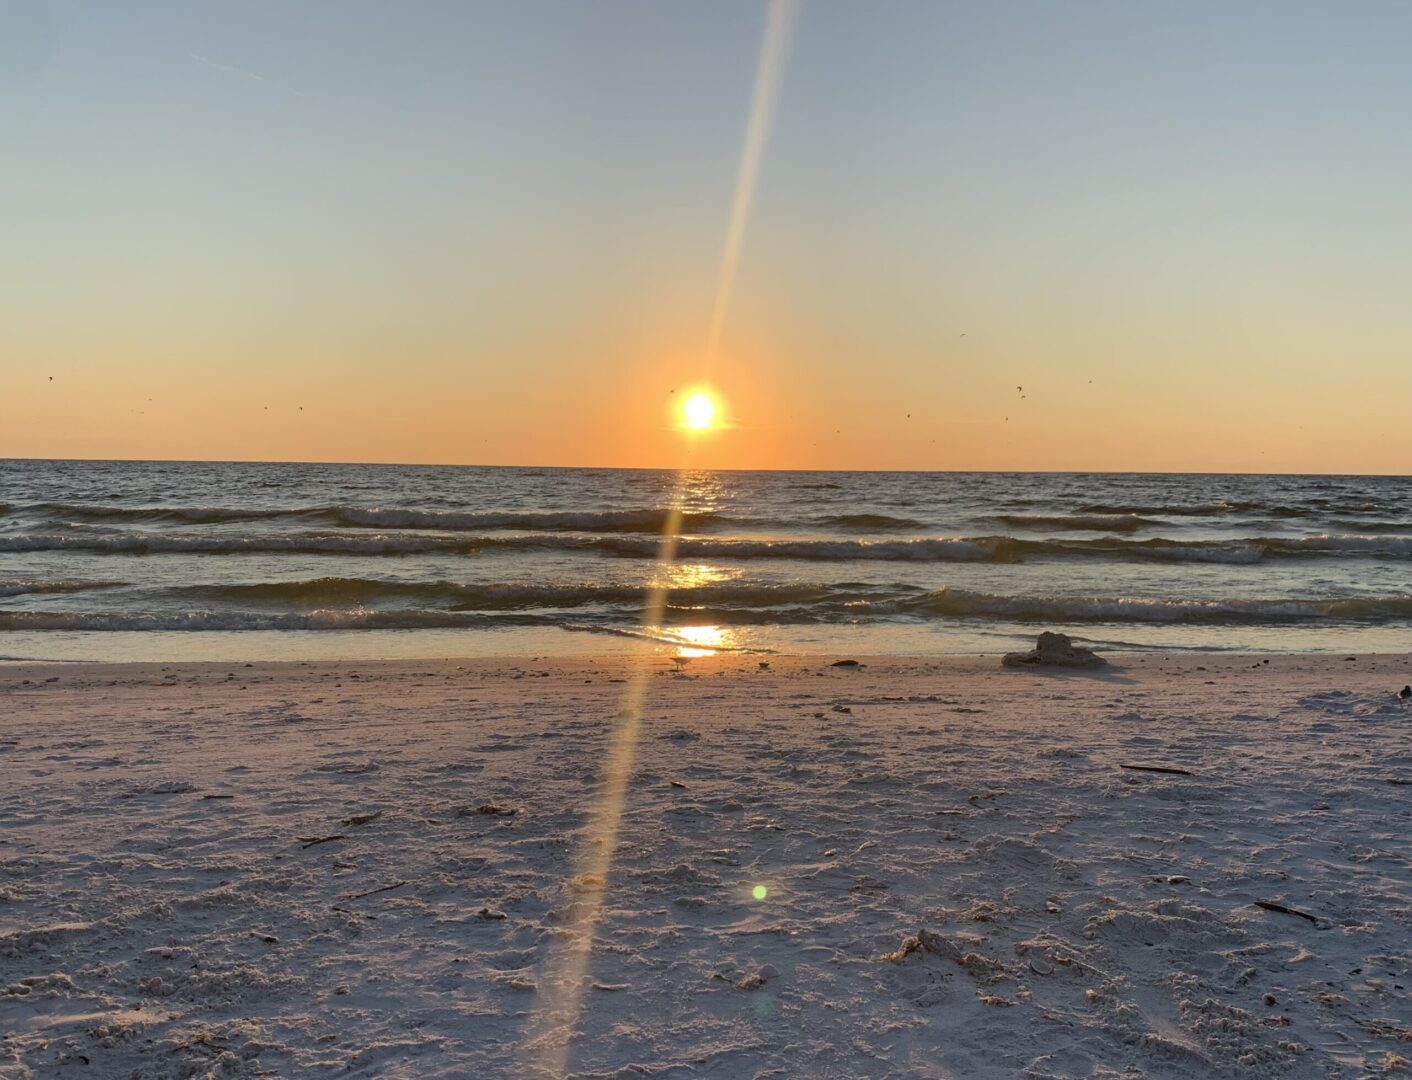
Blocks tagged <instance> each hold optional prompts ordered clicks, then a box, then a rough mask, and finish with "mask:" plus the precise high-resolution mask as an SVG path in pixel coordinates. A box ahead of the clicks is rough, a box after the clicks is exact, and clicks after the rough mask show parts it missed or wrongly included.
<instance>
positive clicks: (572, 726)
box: [0, 656, 1412, 1080]
mask: <svg viewBox="0 0 1412 1080" xmlns="http://www.w3.org/2000/svg"><path fill="white" fill-rule="evenodd" d="M626 663H628V661H616V660H609V659H603V658H599V657H595V658H591V659H585V660H582V661H554V662H552V663H550V662H544V663H539V662H531V661H528V660H525V661H523V662H521V663H520V664H519V665H516V664H513V663H509V662H504V661H501V662H486V661H482V662H475V663H469V662H468V663H464V664H460V663H444V664H427V663H425V662H422V663H412V664H408V663H396V664H376V663H359V664H356V665H353V664H285V665H274V664H270V665H257V666H255V667H253V668H247V667H244V666H240V665H237V666H224V665H221V666H213V665H191V666H183V667H171V668H164V667H158V666H151V665H147V666H139V665H130V666H112V667H103V666H96V665H67V666H58V665H55V666H50V667H41V666H36V665H30V666H8V667H0V1077H3V1078H5V1080H15V1078H20V1077H24V1078H29V1077H56V1078H57V1077H100V1078H104V1080H107V1078H122V1077H193V1076H212V1077H245V1076H261V1075H264V1076H284V1077H297V1076H340V1077H373V1076H376V1077H409V1078H410V1077H418V1078H421V1077H458V1078H459V1077H477V1078H478V1077H517V1076H529V1075H533V1069H532V1066H531V1063H532V1062H533V1061H535V1060H536V1056H535V1054H534V1052H533V1050H534V1048H532V1047H528V1046H526V1045H525V1034H524V1033H525V1031H526V1029H527V1027H528V1026H529V1022H530V1019H531V1016H532V1013H533V1010H534V1009H535V1007H536V1002H537V1000H538V995H537V994H536V986H537V981H538V980H540V979H541V978H542V977H543V971H544V965H545V963H546V961H547V958H548V957H549V956H550V954H551V952H552V951H553V950H555V949H556V948H561V947H562V942H563V939H564V938H565V936H566V935H567V933H568V932H567V931H566V930H565V929H564V913H565V911H566V910H567V909H568V906H569V905H571V904H573V903H574V902H575V897H576V895H578V893H576V885H577V888H578V889H580V890H582V889H591V888H592V883H583V882H579V883H575V882H574V881H573V880H572V874H573V869H572V868H573V864H574V849H575V847H576V845H578V844H579V843H580V841H581V840H582V839H583V838H582V837H581V835H580V834H581V832H582V831H583V824H584V822H585V820H586V817H587V810H588V808H589V806H590V805H591V802H592V800H593V798H594V793H595V787H596V778H597V775H598V771H599V768H600V765H601V760H602V753H603V750H604V747H605V745H606V741H607V737H608V733H609V730H610V728H611V726H612V723H613V717H614V714H615V712H616V711H617V706H618V698H619V695H620V693H621V692H622V690H623V686H624V685H625V684H623V683H620V682H615V681H613V680H614V679H617V678H621V677H622V676H623V671H624V668H623V665H624V664H626ZM652 663H653V664H654V672H655V673H654V674H653V675H652V677H651V678H650V680H649V687H648V692H649V696H648V700H647V709H646V716H647V720H646V722H645V725H644V730H643V737H642V739H641V742H640V751H639V756H638V759H637V761H638V769H637V772H636V775H635V777H634V780H633V783H632V785H631V788H630V803H629V806H628V810H627V815H626V818H625V820H624V822H623V826H622V833H621V838H620V839H621V843H620V847H619V851H618V855H617V858H616V861H615V864H614V871H613V873H612V875H611V877H610V878H609V880H608V883H607V890H606V894H605V914H604V919H603V922H602V924H601V926H600V933H599V937H598V940H597V945H596V947H595V950H594V953H593V959H592V964H591V967H590V971H589V974H588V976H587V982H588V983H589V984H591V985H589V986H588V987H587V988H586V989H585V991H584V997H583V1012H582V1014H581V1017H580V1021H579V1034H578V1036H577V1038H576V1039H575V1041H574V1044H573V1053H572V1057H571V1072H572V1073H573V1075H576V1076H594V1077H609V1076H611V1077H642V1076H650V1077H685V1076H693V1077H727V1078H741V1077H819V1078H823V1077H981V1078H986V1077H1014V1076H1025V1077H1162V1078H1173V1080H1177V1078H1180V1080H1190V1078H1194V1077H1207V1076H1213V1077H1214V1076H1242V1077H1267V1076H1268V1077H1320V1078H1323V1077H1350V1078H1352V1077H1359V1076H1366V1075H1370V1074H1381V1073H1383V1072H1388V1071H1393V1072H1395V1071H1396V1070H1398V1069H1403V1068H1406V1066H1405V1063H1403V1061H1404V1059H1405V1058H1412V994H1409V987H1412V958H1409V951H1408V950H1409V940H1412V866H1409V855H1412V841H1409V832H1410V831H1412V828H1410V827H1412V786H1407V785H1406V782H1407V781H1409V780H1412V714H1409V713H1408V712H1406V711H1404V710H1403V708H1402V707H1401V706H1400V705H1398V704H1397V703H1396V701H1395V699H1394V698H1393V696H1392V695H1393V693H1394V692H1395V691H1396V690H1397V689H1398V688H1400V687H1401V686H1402V685H1403V684H1404V683H1406V682H1408V681H1409V678H1412V663H1409V660H1408V658H1407V657H1374V658H1362V659H1360V660H1358V661H1357V662H1347V661H1344V660H1343V659H1342V658H1307V657H1306V658H1299V657H1284V658H1277V659H1274V660H1272V661H1271V662H1269V663H1261V662H1259V661H1258V660H1254V659H1252V658H1248V657H1247V658H1236V657H1224V658H1218V659H1217V658H1200V657H1191V656H1171V657H1159V656H1151V657H1148V658H1146V659H1145V660H1144V659H1139V658H1137V657H1129V658H1125V659H1123V660H1121V661H1120V670H1116V671H1114V672H1111V673H1109V674H1107V675H1105V676H1101V677H1092V676H1086V675H1068V676H1064V675H1043V674H1036V673H1032V672H1025V671H1002V670H1001V669H1000V668H999V666H998V663H997V661H996V660H994V659H985V660H965V661H958V660H954V659H947V660H943V661H934V660H927V661H908V660H885V661H877V660H875V661H871V662H870V663H869V665H868V667H866V668H865V669H862V670H843V669H831V668H827V667H825V666H824V661H821V660H819V659H816V658H808V659H774V660H772V661H771V664H772V670H770V671H767V672H758V671H756V662H755V660H754V659H753V658H751V659H744V658H739V657H735V658H718V659H707V660H696V661H693V662H692V663H691V664H690V665H689V666H688V668H687V672H688V673H687V674H678V673H677V672H676V670H675V669H674V667H673V665H672V664H670V663H669V662H668V661H666V660H665V659H662V658H659V659H656V660H654V661H652ZM1203 668H1204V669H1206V670H1202V669H1203ZM522 670H523V672H524V674H523V675H521V671H522ZM228 672H229V673H231V674H233V676H234V677H233V678H232V677H228ZM52 677H57V679H58V681H57V682H47V681H45V680H48V679H50V678H52ZM24 680H29V681H28V682H24ZM840 710H851V711H840ZM1122 763H1130V764H1157V765H1164V766H1172V767H1177V768H1184V769H1188V770H1190V771H1191V772H1193V773H1194V774H1195V775H1194V776H1189V777H1188V776H1179V775H1169V774H1162V773H1143V772H1133V771H1126V770H1123V769H1121V768H1119V765H1120V764H1122ZM676 785H681V786H676ZM206 795H228V796H233V798H229V799H225V798H220V799H217V798H204V797H203V796H206ZM484 804H496V805H499V806H502V807H505V808H513V809H515V810H516V811H517V813H515V814H514V815H513V816H503V817H502V816H491V815H487V814H481V813H475V812H474V808H476V807H478V806H481V805H484ZM463 808H470V809H471V810H472V812H471V813H470V814H468V815H466V816H459V815H458V811H460V810H462V809H463ZM378 811H381V816H380V817H377V818H375V819H373V820H370V821H367V822H365V823H363V824H343V823H342V821H343V820H344V819H346V818H349V817H350V816H352V815H359V814H372V813H375V812H378ZM332 834H342V839H337V840H331V841H329V842H326V843H321V844H316V845H314V846H310V847H307V848H306V847H301V842H300V840H299V839H298V838H299V837H323V836H329V835H332ZM398 882H405V884H400V885H398V886H397V887H396V888H394V889H390V890H388V891H385V892H380V893H375V894H372V895H368V896H364V897H362V898H356V899H355V898H354V895H355V894H358V893H364V892H368V891H370V890H374V889H377V888H379V887H381V886H386V885H392V884H394V883H398ZM757 884H762V885H764V886H766V887H767V889H768V895H767V897H766V898H765V899H764V900H763V901H757V900H755V899H753V898H752V896H751V889H752V887H753V886H755V885H757ZM1256 900H1268V901H1274V902H1278V903H1282V904H1285V905H1287V906H1289V907H1291V908H1295V909H1298V910H1300V911H1304V912H1307V913H1309V914H1311V915H1313V916H1314V917H1315V918H1316V919H1317V920H1318V921H1317V922H1310V921H1308V920H1306V919H1304V918H1300V917H1298V916H1294V915H1289V914H1283V913H1280V912H1276V911H1268V910H1262V909H1261V908H1259V907H1256V906H1254V903H1253V902H1254V901H1256ZM482 909H486V910H487V912H488V913H489V914H490V915H492V916H497V917H490V918H487V917H485V916H483V915H481V914H480V912H481V910H482ZM499 915H503V916H504V917H503V918H499V917H498V916H499ZM923 929H925V930H927V931H929V932H931V933H934V934H936V935H940V937H939V938H930V937H928V941H929V942H930V943H931V945H932V947H933V948H934V949H938V950H940V951H937V952H934V951H928V949H926V948H913V949H912V951H910V952H908V951H907V950H906V949H905V947H904V946H905V943H906V942H907V941H908V939H909V938H910V937H914V936H915V935H917V933H918V932H919V931H920V930H923ZM952 946H955V947H956V949H957V950H958V953H957V955H955V956H952V955H946V954H947V953H949V952H950V951H951V947H952ZM894 950H898V951H900V952H903V953H905V955H903V956H901V957H900V958H896V959H885V958H884V954H886V953H889V952H892V951H894ZM1400 1063H1403V1064H1400Z"/></svg>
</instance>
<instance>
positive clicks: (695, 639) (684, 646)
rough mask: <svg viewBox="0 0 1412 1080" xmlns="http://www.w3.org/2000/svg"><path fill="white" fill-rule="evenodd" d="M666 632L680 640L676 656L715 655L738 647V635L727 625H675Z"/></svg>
mask: <svg viewBox="0 0 1412 1080" xmlns="http://www.w3.org/2000/svg"><path fill="white" fill-rule="evenodd" d="M668 633H670V634H671V635H672V636H673V637H675V638H677V639H678V641H680V644H679V645H677V655H678V656H715V655H716V653H718V652H721V651H722V650H734V649H738V648H739V647H740V643H739V635H738V634H736V632H735V631H734V630H732V629H730V627H727V626H677V627H673V628H672V629H671V630H670V631H668Z"/></svg>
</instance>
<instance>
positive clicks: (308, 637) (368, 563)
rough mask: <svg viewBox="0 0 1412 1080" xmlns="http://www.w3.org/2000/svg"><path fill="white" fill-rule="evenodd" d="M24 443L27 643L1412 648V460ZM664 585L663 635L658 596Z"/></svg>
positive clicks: (0, 576)
mask: <svg viewBox="0 0 1412 1080" xmlns="http://www.w3.org/2000/svg"><path fill="white" fill-rule="evenodd" d="M677 483H678V476H677V474H675V473H673V472H670V471H654V470H627V469H556V468H481V467H461V466H444V467H443V466H410V465H326V464H275V463H269V464H263V463H256V464H252V463H214V462H128V461H39V460H8V461H0V657H4V658H26V659H29V658H35V659H73V660H124V659H146V660H173V661H174V660H193V659H219V660H242V659H247V660H254V659H272V658H280V657H286V658H302V659H312V658H337V657H348V658H354V657H357V658H364V657H374V656H386V657H403V658H405V657H413V656H425V657H442V656H460V655H543V654H551V653H580V652H587V651H594V650H615V651H620V650H623V649H625V648H639V647H641V648H652V649H660V650H667V651H673V652H679V653H684V654H687V655H692V654H699V653H704V652H709V651H715V650H747V651H751V650H760V651H827V652H852V653H858V654H880V653H906V654H916V655H929V654H942V653H974V652H1000V651H1005V650H1009V649H1012V648H1015V647H1016V646H1017V644H1019V643H1021V642H1023V641H1026V640H1028V639H1031V638H1033V636H1034V635H1035V634H1036V633H1037V632H1038V631H1040V630H1044V629H1054V630H1062V631H1065V632H1067V633H1069V634H1071V635H1073V636H1075V637H1079V638H1083V639H1086V640H1088V641H1090V642H1094V643H1097V645H1098V646H1099V647H1100V648H1108V649H1152V648H1162V649H1172V648H1176V649H1194V650H1210V649H1240V650H1256V651H1261V650H1297V651H1338V652H1349V653H1356V652H1368V651H1375V650H1376V651H1405V650H1407V649H1408V648H1412V479H1409V478H1406V477H1377V476H1252V475H1233V476H1218V475H1176V474H1104V475H1100V474H1057V473H1009V474H1006V473H922V472H906V473H879V472H707V471H700V472H690V473H687V474H685V475H684V476H682V477H681V478H680V483H681V490H682V492H683V495H682V500H683V509H684V514H683V522H682V539H681V542H680V545H679V548H678V551H677V558H676V560H675V562H674V563H672V564H671V565H669V566H665V567H664V566H659V564H658V562H657V560H656V556H657V552H658V546H659V539H658V537H659V534H660V530H661V529H662V526H663V522H664V518H665V507H666V506H667V505H668V504H669V502H670V500H671V498H672V492H673V490H674V489H675V487H676V485H677ZM654 581H656V582H660V583H663V584H665V585H666V586H667V587H668V589H669V592H668V600H667V607H666V611H665V614H664V616H663V618H662V620H661V625H655V626H646V625H643V601H644V596H645V591H646V589H647V588H648V587H649V585H651V584H653V583H654Z"/></svg>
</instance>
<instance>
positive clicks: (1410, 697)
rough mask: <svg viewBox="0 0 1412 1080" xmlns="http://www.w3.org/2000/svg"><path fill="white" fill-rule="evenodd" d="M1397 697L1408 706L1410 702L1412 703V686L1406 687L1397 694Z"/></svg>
mask: <svg viewBox="0 0 1412 1080" xmlns="http://www.w3.org/2000/svg"><path fill="white" fill-rule="evenodd" d="M1397 696H1398V698H1399V700H1401V702H1402V703H1403V704H1404V705H1406V704H1407V703H1408V702H1409V701H1412V686H1404V687H1403V688H1402V689H1401V690H1399V691H1398V692H1397Z"/></svg>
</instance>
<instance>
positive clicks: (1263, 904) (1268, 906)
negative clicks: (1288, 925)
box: [1255, 900, 1319, 923]
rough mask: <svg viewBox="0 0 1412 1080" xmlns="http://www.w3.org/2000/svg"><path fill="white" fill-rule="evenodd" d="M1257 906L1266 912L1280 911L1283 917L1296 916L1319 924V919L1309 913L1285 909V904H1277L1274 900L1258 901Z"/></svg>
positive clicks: (1290, 908) (1295, 909)
mask: <svg viewBox="0 0 1412 1080" xmlns="http://www.w3.org/2000/svg"><path fill="white" fill-rule="evenodd" d="M1255 906H1256V907H1258V908H1264V909H1265V910H1266V911H1278V912H1279V913H1280V914H1281V915H1295V916H1298V917H1299V918H1301V919H1308V920H1309V921H1310V922H1311V923H1317V922H1318V921H1319V917H1318V916H1317V915H1310V914H1309V912H1307V911H1300V910H1298V909H1297V908H1292V907H1285V905H1284V904H1277V903H1275V902H1274V901H1273V900H1257V901H1255Z"/></svg>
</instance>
